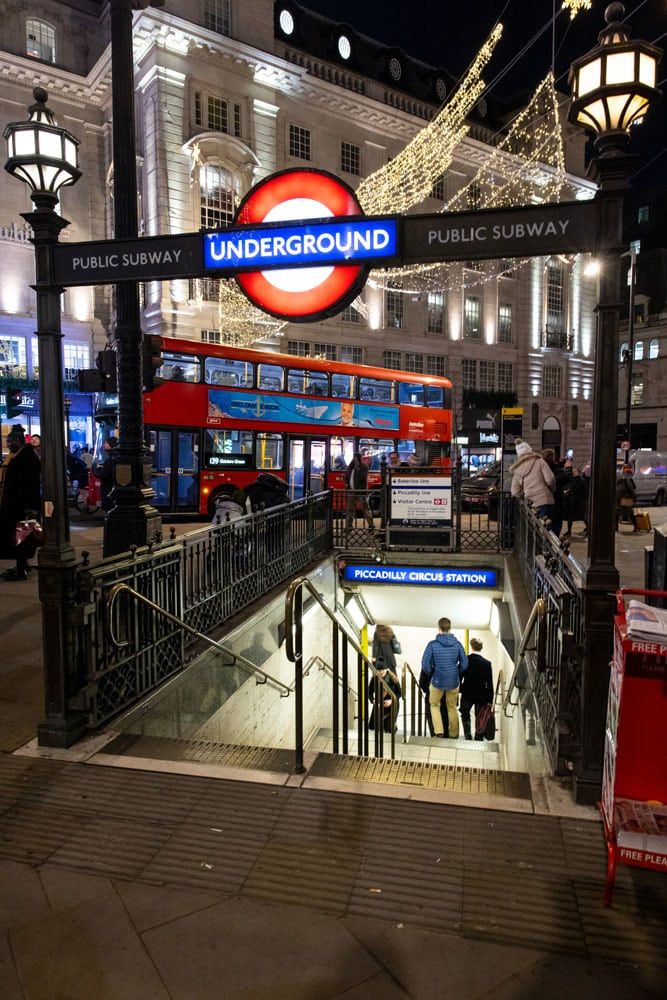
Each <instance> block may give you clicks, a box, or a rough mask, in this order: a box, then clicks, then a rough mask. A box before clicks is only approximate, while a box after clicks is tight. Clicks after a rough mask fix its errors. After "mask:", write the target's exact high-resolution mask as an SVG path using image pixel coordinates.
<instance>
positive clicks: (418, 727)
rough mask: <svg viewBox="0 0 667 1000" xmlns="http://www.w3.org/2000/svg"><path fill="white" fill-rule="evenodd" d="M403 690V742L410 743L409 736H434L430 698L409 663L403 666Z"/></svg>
mask: <svg viewBox="0 0 667 1000" xmlns="http://www.w3.org/2000/svg"><path fill="white" fill-rule="evenodd" d="M401 689H402V692H403V742H404V743H407V742H408V736H433V724H432V722H431V712H430V708H429V702H428V696H427V695H426V693H425V691H424V690H423V689H422V688H421V687H420V686H419V681H418V680H417V678H416V677H415V673H414V670H413V669H412V667H411V666H410V664H409V663H404V664H403V671H402V676H401Z"/></svg>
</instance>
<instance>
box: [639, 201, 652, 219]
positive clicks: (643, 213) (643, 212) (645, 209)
mask: <svg viewBox="0 0 667 1000" xmlns="http://www.w3.org/2000/svg"><path fill="white" fill-rule="evenodd" d="M650 217H651V207H650V205H642V206H641V207H640V208H639V209H638V210H637V222H648V221H649V219H650Z"/></svg>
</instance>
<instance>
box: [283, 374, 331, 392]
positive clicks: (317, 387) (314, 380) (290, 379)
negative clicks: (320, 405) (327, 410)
mask: <svg viewBox="0 0 667 1000" xmlns="http://www.w3.org/2000/svg"><path fill="white" fill-rule="evenodd" d="M287 391H288V392H298V393H301V394H304V395H307V396H328V395H329V379H328V376H327V375H326V374H325V372H311V371H305V370H304V369H301V368H290V370H289V371H288V373H287Z"/></svg>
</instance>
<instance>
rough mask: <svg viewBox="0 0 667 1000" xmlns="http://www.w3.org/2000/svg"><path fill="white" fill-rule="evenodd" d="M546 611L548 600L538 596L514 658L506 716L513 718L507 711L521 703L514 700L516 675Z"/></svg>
mask: <svg viewBox="0 0 667 1000" xmlns="http://www.w3.org/2000/svg"><path fill="white" fill-rule="evenodd" d="M546 613H547V602H546V601H545V600H544V599H543V598H541V597H538V598H537V600H536V601H535V603H534V604H533V606H532V608H531V609H530V614H529V615H528V621H527V622H526V627H525V628H524V630H523V634H522V636H521V641H520V642H519V648H518V650H517V653H516V656H515V658H514V670H513V671H512V677H511V678H510V682H509V684H508V685H507V693H506V694H505V697H504V699H503V713H504V715H505V718H507V719H509V718H511V716H510V715H508V713H507V708H508V706H511V707H512V708H516V707H517V705H518V704H519V702H518V701H512V691H513V690H514V688H515V687H517V683H516V677H517V674H518V672H519V667H520V666H521V661H522V659H523V655H524V653H525V652H526V650H527V648H528V640H529V639H530V637H531V635H532V634H533V629H534V628H535V625H536V624H538V625H539V623H540V622H542V621H543V620H544V616H545V615H546ZM538 641H539V640H538Z"/></svg>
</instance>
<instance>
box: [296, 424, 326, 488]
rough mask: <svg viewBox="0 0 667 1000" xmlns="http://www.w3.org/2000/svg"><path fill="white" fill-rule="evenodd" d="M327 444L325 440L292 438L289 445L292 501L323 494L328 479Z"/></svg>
mask: <svg viewBox="0 0 667 1000" xmlns="http://www.w3.org/2000/svg"><path fill="white" fill-rule="evenodd" d="M326 454H327V443H326V440H325V439H323V438H305V437H290V439H289V444H288V458H289V466H288V468H289V478H288V483H289V491H288V498H289V499H290V500H301V499H302V497H304V496H306V494H307V493H309V492H310V493H321V492H322V490H323V489H324V483H325V477H326Z"/></svg>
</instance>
